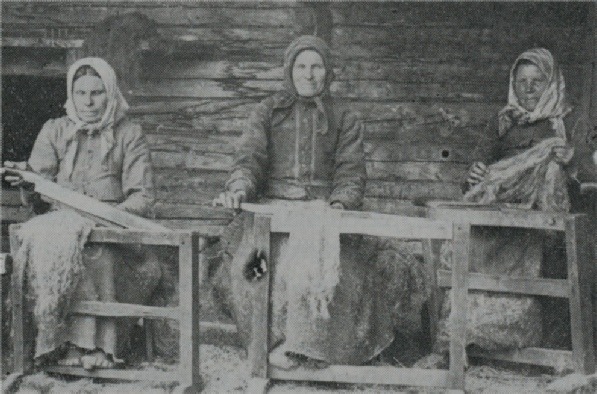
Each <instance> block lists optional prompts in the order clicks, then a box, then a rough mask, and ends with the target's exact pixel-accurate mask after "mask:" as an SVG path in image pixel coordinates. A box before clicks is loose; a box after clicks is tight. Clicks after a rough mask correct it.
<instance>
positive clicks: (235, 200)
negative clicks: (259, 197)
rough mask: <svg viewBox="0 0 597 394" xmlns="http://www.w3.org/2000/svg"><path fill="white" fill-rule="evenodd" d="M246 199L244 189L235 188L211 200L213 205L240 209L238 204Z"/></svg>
mask: <svg viewBox="0 0 597 394" xmlns="http://www.w3.org/2000/svg"><path fill="white" fill-rule="evenodd" d="M245 201H247V192H245V191H244V190H237V191H234V192H230V191H225V192H224V193H220V195H219V196H218V197H217V198H215V199H214V200H213V202H212V204H213V206H214V207H216V206H223V207H225V208H233V209H240V204H241V203H242V202H245Z"/></svg>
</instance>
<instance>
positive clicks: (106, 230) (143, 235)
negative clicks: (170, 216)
mask: <svg viewBox="0 0 597 394" xmlns="http://www.w3.org/2000/svg"><path fill="white" fill-rule="evenodd" d="M162 228H163V230H162V231H160V232H157V231H153V230H152V231H147V230H145V231H139V230H131V229H120V228H113V227H96V228H94V229H93V230H92V231H91V233H90V234H89V239H88V242H99V243H136V244H142V245H178V243H179V242H180V237H181V235H180V233H177V232H174V231H171V230H170V229H169V228H166V227H162Z"/></svg>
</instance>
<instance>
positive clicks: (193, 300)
mask: <svg viewBox="0 0 597 394" xmlns="http://www.w3.org/2000/svg"><path fill="white" fill-rule="evenodd" d="M17 229H18V225H11V227H10V242H11V250H12V251H13V253H14V252H15V251H16V250H18V247H19V245H18V240H17V237H16V230H17ZM88 242H91V243H99V244H114V243H117V244H127V243H134V244H141V245H170V246H175V247H177V248H178V269H179V292H180V301H179V305H178V306H177V307H155V306H146V305H134V304H124V303H115V302H110V303H106V302H98V301H85V302H79V303H77V304H75V305H74V306H73V307H72V313H76V314H83V315H91V316H103V317H135V318H143V319H174V320H177V321H178V322H179V327H180V340H179V348H180V363H179V367H178V371H177V372H175V373H172V372H160V371H154V370H151V371H143V370H131V369H122V370H119V369H96V370H92V371H87V370H85V369H83V368H81V367H64V366H47V367H43V368H42V369H43V370H45V371H47V372H54V373H61V374H69V375H77V376H86V377H92V378H112V379H122V380H150V381H178V382H179V383H180V386H179V390H181V391H185V392H187V391H188V392H199V391H200V386H201V378H200V373H199V335H200V328H199V302H198V298H199V271H200V266H201V265H202V263H203V261H202V256H203V255H202V253H200V251H201V250H202V249H203V247H204V245H205V243H206V236H205V235H203V234H200V233H199V232H197V231H167V232H159V231H148V230H131V229H120V228H108V227H104V228H101V227H98V228H95V229H93V230H92V231H91V234H90V236H89V240H88ZM15 268H16V269H15V270H13V274H12V305H13V307H12V309H13V330H14V338H13V346H14V370H13V373H15V374H24V373H26V372H29V371H31V369H32V366H31V364H32V363H31V357H29V355H28V354H27V353H26V350H25V343H26V341H32V340H33V338H29V337H28V335H27V334H28V333H29V331H30V330H27V327H26V325H25V318H26V312H25V308H24V305H25V300H24V293H25V291H24V287H23V286H24V281H25V272H24V270H23V267H15Z"/></svg>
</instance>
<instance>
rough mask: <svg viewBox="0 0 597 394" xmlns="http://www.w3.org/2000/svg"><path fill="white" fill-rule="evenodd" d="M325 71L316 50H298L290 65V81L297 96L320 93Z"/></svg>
mask: <svg viewBox="0 0 597 394" xmlns="http://www.w3.org/2000/svg"><path fill="white" fill-rule="evenodd" d="M325 73H326V71H325V65H324V63H323V59H322V58H321V55H320V54H319V53H318V52H317V51H314V50H311V49H306V50H304V51H302V52H300V53H299V54H298V55H297V57H296V59H294V64H293V65H292V82H293V83H294V87H295V88H296V91H297V93H298V94H299V96H303V97H313V96H317V95H319V94H321V92H323V88H324V86H325Z"/></svg>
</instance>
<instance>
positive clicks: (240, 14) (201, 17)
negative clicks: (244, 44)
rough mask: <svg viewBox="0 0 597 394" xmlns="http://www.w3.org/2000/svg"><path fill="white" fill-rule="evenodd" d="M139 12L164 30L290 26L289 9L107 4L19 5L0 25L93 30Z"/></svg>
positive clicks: (13, 6) (6, 12) (11, 6)
mask: <svg viewBox="0 0 597 394" xmlns="http://www.w3.org/2000/svg"><path fill="white" fill-rule="evenodd" d="M130 12H141V13H143V14H145V15H147V17H149V18H151V19H153V20H154V21H156V22H157V23H158V24H159V25H165V26H214V27H220V28H221V27H222V26H227V27H232V26H234V27H242V26H244V27H247V26H256V27H290V26H292V24H293V19H294V13H293V10H292V8H289V7H287V6H284V7H282V6H280V7H278V8H273V7H271V8H269V9H268V8H264V7H247V6H242V4H240V5H239V4H230V5H228V6H226V5H224V6H214V4H206V3H197V4H190V3H186V4H183V3H178V4H160V3H153V4H152V5H150V6H132V5H131V4H130V3H128V4H127V5H126V6H125V5H117V6H111V7H109V6H106V4H105V3H104V4H99V3H96V4H85V5H76V4H72V5H70V4H69V5H65V4H58V3H56V4H51V3H45V4H43V3H36V4H31V5H28V6H26V7H24V6H23V5H22V4H16V3H11V4H6V5H4V6H3V18H2V19H3V24H6V25H9V26H10V25H24V26H35V27H39V26H41V27H64V26H87V27H92V26H93V25H95V24H96V23H97V22H99V21H100V20H102V19H104V18H107V17H108V16H112V15H118V14H125V13H130Z"/></svg>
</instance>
